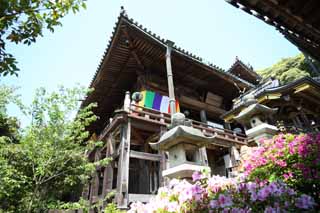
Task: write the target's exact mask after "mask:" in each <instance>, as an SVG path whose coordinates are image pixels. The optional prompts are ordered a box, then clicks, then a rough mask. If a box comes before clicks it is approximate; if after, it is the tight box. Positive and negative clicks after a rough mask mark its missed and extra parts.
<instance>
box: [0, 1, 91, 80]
mask: <svg viewBox="0 0 320 213" xmlns="http://www.w3.org/2000/svg"><path fill="white" fill-rule="evenodd" d="M84 2H85V0H0V75H1V74H2V75H4V76H5V75H7V74H11V75H13V74H15V75H17V74H18V71H19V68H18V67H17V61H16V59H15V57H14V56H13V55H12V54H10V53H9V52H7V50H6V44H7V43H8V42H14V43H16V44H19V43H23V44H27V45H30V44H32V43H33V42H35V41H36V39H37V38H38V37H39V36H42V31H43V29H44V28H47V29H49V30H50V31H51V32H53V31H54V27H56V26H59V25H61V22H60V21H61V18H63V17H64V16H65V15H66V14H67V13H68V12H69V11H70V10H72V11H73V12H74V13H75V12H77V11H79V9H80V8H81V7H83V8H85V7H86V5H85V3H84Z"/></svg>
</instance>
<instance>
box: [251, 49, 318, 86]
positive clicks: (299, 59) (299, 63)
mask: <svg viewBox="0 0 320 213" xmlns="http://www.w3.org/2000/svg"><path fill="white" fill-rule="evenodd" d="M316 66H317V67H319V68H320V66H318V64H316ZM257 73H258V74H259V75H261V76H262V77H263V78H269V77H276V78H277V79H279V80H280V82H281V83H283V84H285V83H288V82H291V81H294V80H296V79H299V78H302V77H305V76H313V72H312V68H311V67H310V65H309V64H308V63H307V61H306V59H305V57H304V56H303V54H299V55H297V56H295V57H291V58H285V59H281V60H280V61H279V62H278V63H276V64H274V65H272V66H271V67H269V68H266V69H263V70H258V71H257Z"/></svg>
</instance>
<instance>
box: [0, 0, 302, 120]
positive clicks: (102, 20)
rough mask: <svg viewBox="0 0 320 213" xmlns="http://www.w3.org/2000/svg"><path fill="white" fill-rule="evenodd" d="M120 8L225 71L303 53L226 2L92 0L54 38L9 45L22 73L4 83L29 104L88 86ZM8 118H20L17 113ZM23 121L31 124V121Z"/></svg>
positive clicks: (259, 66) (65, 21)
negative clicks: (40, 95)
mask: <svg viewBox="0 0 320 213" xmlns="http://www.w3.org/2000/svg"><path fill="white" fill-rule="evenodd" d="M120 6H124V7H125V9H126V11H127V13H128V15H129V17H131V18H133V19H135V20H136V21H138V22H139V23H140V24H142V25H143V26H144V27H147V28H148V30H151V31H152V32H154V33H156V34H158V35H160V36H161V37H163V38H165V39H170V40H172V41H174V42H175V43H176V45H178V46H180V47H182V48H184V49H186V50H188V51H189V52H192V53H194V54H196V55H198V56H200V57H202V58H204V59H205V60H208V61H210V62H212V63H213V64H215V65H217V66H220V67H222V68H223V69H228V68H229V67H230V66H231V65H232V63H233V62H234V60H235V57H236V56H238V57H239V58H240V59H241V60H242V61H244V62H245V63H250V64H251V65H252V66H253V67H254V69H262V68H265V67H268V66H270V65H272V64H274V63H275V62H277V61H278V60H279V59H281V58H284V57H289V56H293V55H296V54H298V53H299V51H298V49H297V48H296V47H295V46H293V45H292V44H291V43H290V42H288V41H287V40H286V39H285V38H284V37H283V36H282V35H281V34H280V33H279V32H277V31H276V30H275V29H274V28H273V27H271V26H269V25H267V24H265V23H263V22H262V21H261V20H259V19H257V18H255V17H253V16H250V15H248V14H247V13H245V12H243V11H242V10H240V9H237V8H234V7H233V6H231V5H229V4H228V3H226V2H225V1H224V0H199V1H185V0H175V1H172V0H171V1H170V0H162V1H151V0H139V1H132V0H131V1H130V0H124V1H120V0H113V1H111V0H88V2H87V10H81V11H80V12H79V13H77V14H72V13H70V14H69V15H67V16H66V17H65V18H64V19H63V20H62V24H63V26H62V27H58V28H56V30H55V32H54V33H50V32H48V31H44V36H43V37H41V38H39V39H38V40H37V42H36V43H35V44H32V45H31V46H24V45H13V44H12V45H9V46H8V47H7V48H8V50H9V51H11V53H13V54H14V55H15V56H16V58H17V60H18V62H19V67H20V69H21V71H20V74H19V77H18V78H17V77H6V78H5V79H1V80H2V82H1V83H6V84H8V85H14V86H18V87H20V89H19V90H18V93H20V94H21V97H22V100H23V101H24V102H25V103H26V104H28V103H30V102H31V100H32V96H33V94H34V92H35V89H36V88H38V87H46V88H47V89H48V90H54V89H55V88H57V85H64V86H66V87H72V86H74V85H75V84H76V83H80V84H81V85H85V86H88V85H89V83H90V81H91V79H92V77H93V75H94V73H95V71H96V69H97V66H98V64H99V61H100V60H101V57H102V54H103V52H104V50H105V48H106V45H107V42H108V40H109V39H110V36H111V33H112V30H113V27H114V26H115V22H116V20H117V16H118V15H119V12H120ZM9 112H10V113H11V114H13V115H19V113H18V112H17V109H16V108H14V107H12V108H11V109H9ZM22 120H23V123H26V122H28V118H22Z"/></svg>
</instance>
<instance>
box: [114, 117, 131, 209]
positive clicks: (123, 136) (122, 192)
mask: <svg viewBox="0 0 320 213" xmlns="http://www.w3.org/2000/svg"><path fill="white" fill-rule="evenodd" d="M120 131H121V132H120V147H119V148H120V155H119V162H118V177H117V197H116V201H117V205H118V208H122V209H123V208H127V207H128V204H129V185H128V183H129V160H130V156H129V154H130V136H131V122H130V119H128V120H127V122H126V123H124V124H122V127H121V130H120Z"/></svg>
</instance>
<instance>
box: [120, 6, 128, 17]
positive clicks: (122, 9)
mask: <svg viewBox="0 0 320 213" xmlns="http://www.w3.org/2000/svg"><path fill="white" fill-rule="evenodd" d="M120 15H121V16H125V17H127V16H128V14H127V11H126V10H125V9H124V6H121V7H120Z"/></svg>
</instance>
